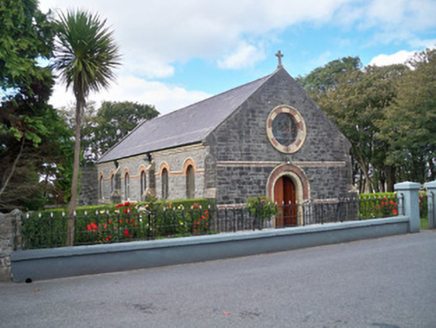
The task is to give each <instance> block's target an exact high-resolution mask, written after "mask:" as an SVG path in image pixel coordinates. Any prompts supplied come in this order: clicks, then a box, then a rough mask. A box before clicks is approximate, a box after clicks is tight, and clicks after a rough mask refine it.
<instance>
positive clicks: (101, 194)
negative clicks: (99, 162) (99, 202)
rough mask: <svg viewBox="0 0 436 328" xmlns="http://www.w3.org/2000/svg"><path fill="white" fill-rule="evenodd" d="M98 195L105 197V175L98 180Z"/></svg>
mask: <svg viewBox="0 0 436 328" xmlns="http://www.w3.org/2000/svg"><path fill="white" fill-rule="evenodd" d="M98 196H99V198H100V199H103V176H102V175H101V176H100V180H99V181H98Z"/></svg>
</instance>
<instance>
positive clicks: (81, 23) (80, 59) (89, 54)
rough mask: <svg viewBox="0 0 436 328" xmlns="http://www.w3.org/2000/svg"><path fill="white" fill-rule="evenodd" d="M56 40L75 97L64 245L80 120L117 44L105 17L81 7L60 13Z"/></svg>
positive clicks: (104, 82)
mask: <svg viewBox="0 0 436 328" xmlns="http://www.w3.org/2000/svg"><path fill="white" fill-rule="evenodd" d="M57 32H58V33H57V36H58V39H59V44H58V45H57V47H56V50H57V53H56V58H55V66H56V68H57V70H58V71H59V72H60V74H61V77H62V78H63V80H64V82H65V83H66V86H67V88H68V87H70V86H71V87H72V90H73V93H74V96H75V98H76V115H75V117H76V122H75V125H76V127H75V134H74V138H75V146H74V167H73V178H72V184H71V199H70V205H69V210H68V234H67V245H70V246H72V245H73V242H74V230H75V229H74V226H75V225H74V211H75V208H76V199H77V187H78V179H79V169H80V167H79V162H80V152H81V147H80V141H81V120H82V114H83V110H84V108H85V107H86V99H87V97H88V95H89V92H90V91H99V90H101V89H102V88H107V87H108V86H109V83H110V81H111V80H113V79H114V77H115V75H114V72H113V69H114V68H115V67H116V66H118V65H119V58H120V55H119V52H118V46H117V45H116V43H115V40H114V38H113V32H112V31H110V30H109V29H108V28H107V27H106V21H105V20H101V19H100V17H99V16H98V15H93V14H90V13H88V12H84V11H76V12H72V11H70V12H67V14H66V15H64V14H61V15H60V17H59V22H58V26H57Z"/></svg>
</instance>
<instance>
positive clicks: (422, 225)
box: [419, 218, 428, 229]
mask: <svg viewBox="0 0 436 328" xmlns="http://www.w3.org/2000/svg"><path fill="white" fill-rule="evenodd" d="M420 221H421V223H420V224H419V226H420V228H421V229H428V218H425V219H423V218H421V220H420Z"/></svg>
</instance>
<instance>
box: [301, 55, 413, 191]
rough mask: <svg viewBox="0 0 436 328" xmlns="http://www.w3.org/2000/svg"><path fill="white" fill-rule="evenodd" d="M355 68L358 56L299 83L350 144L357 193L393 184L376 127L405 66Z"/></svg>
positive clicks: (386, 148) (385, 145)
mask: <svg viewBox="0 0 436 328" xmlns="http://www.w3.org/2000/svg"><path fill="white" fill-rule="evenodd" d="M361 66H362V65H361V63H360V60H359V59H358V57H347V58H343V59H340V60H335V61H332V62H330V63H328V64H327V65H326V66H324V67H323V68H317V69H315V70H314V71H313V72H311V73H310V74H309V75H308V76H306V77H305V78H300V82H301V83H302V84H303V85H304V87H305V88H306V90H308V92H309V94H310V95H311V96H312V97H313V98H314V100H315V101H316V102H317V103H318V105H319V106H320V107H321V108H322V109H323V110H324V111H325V112H326V114H327V115H328V116H329V117H330V118H331V119H332V120H333V121H334V122H335V123H336V124H337V125H338V127H339V129H340V130H341V131H342V133H344V135H345V136H346V137H347V138H348V139H349V140H350V142H351V144H352V147H351V156H352V161H353V171H354V175H355V176H358V177H360V179H359V181H358V185H359V190H360V191H362V192H363V191H366V192H373V191H376V190H379V188H383V187H384V185H385V182H387V184H388V189H390V188H391V187H392V185H393V182H394V179H393V178H392V165H390V163H389V162H388V161H387V154H388V152H389V144H388V143H387V142H386V141H385V139H383V138H381V137H380V129H379V125H378V124H377V123H378V122H380V121H384V119H385V110H386V108H387V107H388V106H389V105H390V104H391V103H392V102H393V101H394V100H395V98H396V96H397V92H398V90H397V89H398V88H397V80H398V78H399V77H401V76H402V75H403V74H404V73H405V71H407V67H406V66H404V65H394V66H387V67H375V66H368V67H365V68H364V69H361ZM362 178H363V180H362Z"/></svg>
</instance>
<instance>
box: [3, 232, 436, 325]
mask: <svg viewBox="0 0 436 328" xmlns="http://www.w3.org/2000/svg"><path fill="white" fill-rule="evenodd" d="M0 327H105V328H107V327H165V328H167V327H209V328H210V327H329V328H330V327H376V328H396V327H401V328H403V327H404V328H409V327H429V328H434V327H436V231H423V232H421V233H417V234H408V235H402V236H395V237H386V238H381V239H375V240H364V241H357V242H352V243H346V244H338V245H331V246H322V247H314V248H306V249H301V250H294V251H288V252H281V253H274V254H265V255H259V256H251V257H244V258H237V259H229V260H219V261H211V262H203V263H193V264H184V265H178V266H171V267H163V268H154V269H144V270H137V271H130V272H121V273H110V274H102V275H94V276H82V277H74V278H65V279H57V280H47V281H39V282H35V283H31V284H14V283H0Z"/></svg>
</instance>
